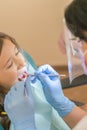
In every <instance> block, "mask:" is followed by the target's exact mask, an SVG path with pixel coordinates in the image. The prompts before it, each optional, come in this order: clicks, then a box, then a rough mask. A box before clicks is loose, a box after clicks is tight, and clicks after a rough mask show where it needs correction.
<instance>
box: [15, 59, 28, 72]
mask: <svg viewBox="0 0 87 130" xmlns="http://www.w3.org/2000/svg"><path fill="white" fill-rule="evenodd" d="M14 60H15V61H14V62H15V64H16V66H17V69H18V70H19V69H21V68H23V67H24V66H25V64H26V62H25V59H24V58H23V57H20V58H18V57H17V58H15V59H14Z"/></svg>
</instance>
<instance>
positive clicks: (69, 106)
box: [32, 65, 75, 117]
mask: <svg viewBox="0 0 87 130" xmlns="http://www.w3.org/2000/svg"><path fill="white" fill-rule="evenodd" d="M35 74H36V78H38V79H39V80H40V81H41V83H42V85H43V91H44V94H45V97H46V99H47V101H48V102H49V103H50V104H51V105H52V106H53V107H54V108H55V109H56V110H57V112H58V113H59V115H60V116H61V117H64V116H66V115H67V114H69V113H70V112H71V111H72V110H73V108H74V106H75V104H74V103H73V102H71V101H70V100H69V99H68V98H67V97H65V96H64V94H63V91H62V87H61V82H60V77H59V76H56V77H55V76H51V75H55V74H58V73H57V72H56V71H55V70H54V69H53V68H52V67H51V66H50V65H43V66H41V67H39V68H38V69H37V71H36V72H35ZM49 75H50V76H49ZM58 75H59V74H58ZM32 82H33V81H32ZM34 82H35V79H34Z"/></svg>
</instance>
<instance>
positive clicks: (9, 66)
mask: <svg viewBox="0 0 87 130" xmlns="http://www.w3.org/2000/svg"><path fill="white" fill-rule="evenodd" d="M12 65H13V61H11V63H10V64H9V65H8V66H7V69H9V68H11V67H12Z"/></svg>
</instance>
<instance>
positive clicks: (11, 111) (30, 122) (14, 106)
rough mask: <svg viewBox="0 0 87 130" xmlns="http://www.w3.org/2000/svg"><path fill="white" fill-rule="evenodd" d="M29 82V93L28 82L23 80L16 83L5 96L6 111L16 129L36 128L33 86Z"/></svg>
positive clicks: (33, 129)
mask: <svg viewBox="0 0 87 130" xmlns="http://www.w3.org/2000/svg"><path fill="white" fill-rule="evenodd" d="M27 82H28V83H27V85H28V93H26V89H27V88H25V85H26V84H25V83H24V81H21V82H18V83H17V84H15V85H14V86H13V87H12V88H11V90H10V91H9V92H8V94H7V95H6V97H5V101H4V107H5V111H6V112H7V114H8V117H9V118H10V120H11V122H12V124H13V126H14V130H36V127H35V120H34V104H33V100H32V94H31V86H30V84H29V81H27ZM26 87H27V86H26ZM27 94H28V96H27Z"/></svg>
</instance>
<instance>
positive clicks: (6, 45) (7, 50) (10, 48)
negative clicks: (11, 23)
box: [0, 39, 16, 68]
mask: <svg viewBox="0 0 87 130" xmlns="http://www.w3.org/2000/svg"><path fill="white" fill-rule="evenodd" d="M15 48H16V46H15V45H14V44H13V43H12V42H11V41H10V40H8V39H5V40H4V42H3V46H2V50H1V54H0V68H2V67H3V66H4V64H5V62H6V61H7V60H8V59H9V58H10V57H11V55H12V54H13V52H14V50H15Z"/></svg>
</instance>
